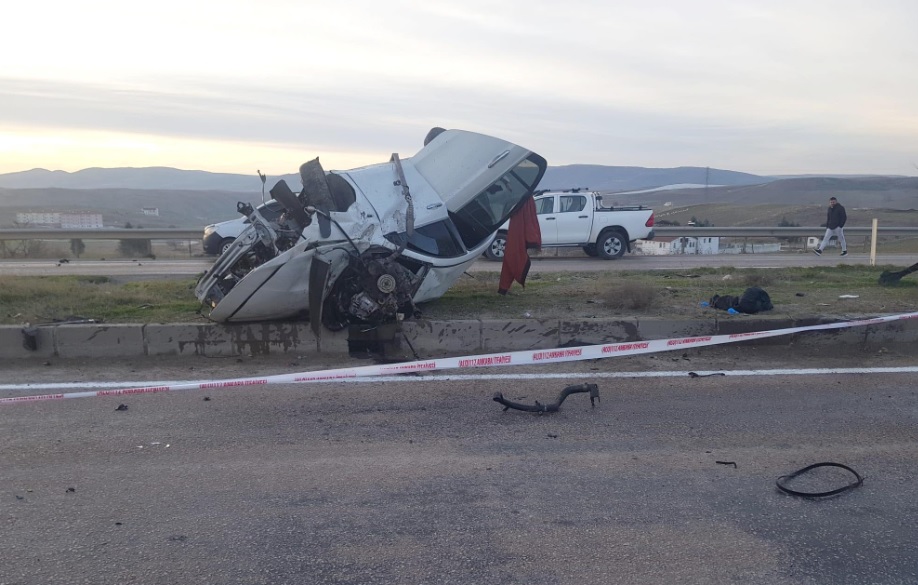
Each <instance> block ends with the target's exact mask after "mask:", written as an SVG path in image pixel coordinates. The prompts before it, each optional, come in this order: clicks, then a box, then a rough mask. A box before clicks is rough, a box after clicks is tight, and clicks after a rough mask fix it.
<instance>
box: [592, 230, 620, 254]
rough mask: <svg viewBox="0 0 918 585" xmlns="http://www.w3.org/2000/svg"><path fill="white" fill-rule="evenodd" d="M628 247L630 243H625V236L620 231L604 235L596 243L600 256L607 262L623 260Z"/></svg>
mask: <svg viewBox="0 0 918 585" xmlns="http://www.w3.org/2000/svg"><path fill="white" fill-rule="evenodd" d="M627 247H628V242H626V241H625V235H624V234H622V232H620V231H618V230H612V231H608V232H606V233H604V234H602V235H601V236H599V240H598V241H597V242H596V248H597V251H598V252H599V255H600V256H602V257H603V258H605V259H606V260H615V259H616V258H621V257H622V255H623V254H624V253H625V249H626V248H627Z"/></svg>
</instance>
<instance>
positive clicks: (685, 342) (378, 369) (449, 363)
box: [0, 313, 918, 404]
mask: <svg viewBox="0 0 918 585" xmlns="http://www.w3.org/2000/svg"><path fill="white" fill-rule="evenodd" d="M908 319H918V313H903V314H900V315H887V316H884V317H875V318H873V319H861V320H856V321H844V322H840V323H827V324H823V325H808V326H804V327H790V328H787V329H772V330H767V331H753V332H749V333H732V334H728V335H704V336H696V337H677V338H672V339H652V340H649V341H631V342H626V343H603V344H600V345H587V346H583V347H566V348H557V349H537V350H527V351H511V352H500V353H493V354H486V355H471V356H461V357H450V358H440V359H431V360H421V361H416V362H404V363H400V364H384V365H373V366H362V367H357V368H338V369H334V370H320V371H316V372H301V373H296V374H278V375H274V376H265V377H262V378H236V379H229V380H218V381H212V382H187V383H181V384H173V385H163V386H142V387H138V388H120V389H115V390H97V391H87V392H69V393H66V394H43V395H39V396H14V397H8V398H0V404H13V403H19V402H37V401H44V400H62V399H65V398H89V397H101V396H127V395H133V394H155V393H159V392H178V391H182V390H209V389H223V388H237V387H242V386H261V385H265V384H300V383H308V382H327V381H331V380H346V379H350V378H363V377H369V376H387V375H395V374H406V373H412V372H431V371H433V370H451V369H460V370H463V369H471V368H486V367H493V366H525V365H542V364H556V363H562V362H575V361H582V360H594V359H602V358H609V357H624V356H629V355H638V354H644V353H658V352H664V351H674V350H682V349H688V348H691V347H705V346H708V345H722V344H725V343H734V342H737V341H746V340H749V339H764V338H768V337H778V336H781V335H791V334H794V333H803V332H806V331H826V330H831V329H845V328H849V327H863V326H867V325H880V324H883V323H890V322H893V321H904V320H908Z"/></svg>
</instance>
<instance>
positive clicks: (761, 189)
mask: <svg viewBox="0 0 918 585" xmlns="http://www.w3.org/2000/svg"><path fill="white" fill-rule="evenodd" d="M280 179H284V180H286V181H287V182H288V183H289V184H290V186H291V187H293V188H294V189H298V187H299V185H300V179H299V175H298V174H288V175H281V176H271V177H268V181H267V185H266V191H267V190H269V189H270V188H271V187H272V186H273V185H274V184H275V183H276V182H277V181H278V180H280ZM575 187H582V188H589V189H592V190H596V191H602V192H603V193H606V194H611V195H612V197H610V198H607V201H609V202H611V203H614V204H615V205H633V204H643V205H650V206H653V207H655V208H660V209H663V208H666V207H670V206H688V205H700V204H712V203H719V204H724V205H739V206H751V205H792V206H816V207H819V208H823V207H824V206H825V205H826V202H827V200H828V198H829V197H830V196H832V195H835V196H837V197H838V198H839V200H840V201H842V203H843V204H844V205H845V206H846V207H848V209H852V208H855V207H862V208H884V209H900V210H907V209H913V208H915V207H918V177H893V176H805V177H796V178H787V177H768V176H759V175H752V174H749V173H740V172H735V171H727V170H721V169H709V168H704V167H678V168H645V167H615V166H602V165H567V166H558V167H549V168H548V170H547V171H546V173H545V177H544V178H543V179H542V182H541V183H540V185H539V188H540V189H568V188H575ZM269 197H270V196H269ZM261 200H262V185H261V181H260V180H259V178H258V176H257V175H256V174H254V173H253V174H252V175H239V174H230V173H210V172H206V171H186V170H180V169H173V168H167V167H147V168H117V169H104V168H92V169H84V170H82V171H77V172H74V173H68V172H64V171H48V170H45V169H33V170H31V171H23V172H18V173H7V174H0V229H2V228H7V227H13V225H14V222H15V220H16V213H20V212H89V213H101V214H102V215H103V221H104V222H105V225H111V226H118V227H121V226H123V225H125V224H127V223H130V224H131V225H133V226H135V227H140V226H143V227H170V226H171V227H192V226H203V225H206V224H208V223H213V222H218V221H223V220H227V219H232V218H234V217H237V216H238V214H237V212H236V202H237V201H247V202H249V203H252V204H255V205H257V204H259V203H261ZM145 208H146V209H147V212H149V210H150V209H151V208H155V209H156V213H157V214H153V215H151V214H149V213H147V212H144V209H145Z"/></svg>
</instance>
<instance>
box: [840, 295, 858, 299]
mask: <svg viewBox="0 0 918 585" xmlns="http://www.w3.org/2000/svg"><path fill="white" fill-rule="evenodd" d="M860 297H861V295H838V298H840V299H859V298H860Z"/></svg>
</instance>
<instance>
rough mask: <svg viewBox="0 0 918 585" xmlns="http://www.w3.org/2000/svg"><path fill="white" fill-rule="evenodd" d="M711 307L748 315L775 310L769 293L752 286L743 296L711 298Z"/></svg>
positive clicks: (716, 296) (715, 296)
mask: <svg viewBox="0 0 918 585" xmlns="http://www.w3.org/2000/svg"><path fill="white" fill-rule="evenodd" d="M710 304H711V306H712V307H714V308H715V309H720V310H721V311H729V310H730V309H733V310H734V311H737V312H740V313H747V314H750V315H752V314H755V313H759V312H761V311H770V310H772V309H773V308H774V305H772V304H771V298H769V296H768V293H767V292H765V291H764V290H763V289H761V288H759V287H757V286H750V287H749V288H747V289H746V290H745V291H743V295H742V296H739V297H735V296H733V295H714V296H713V297H711V303H710Z"/></svg>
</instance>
